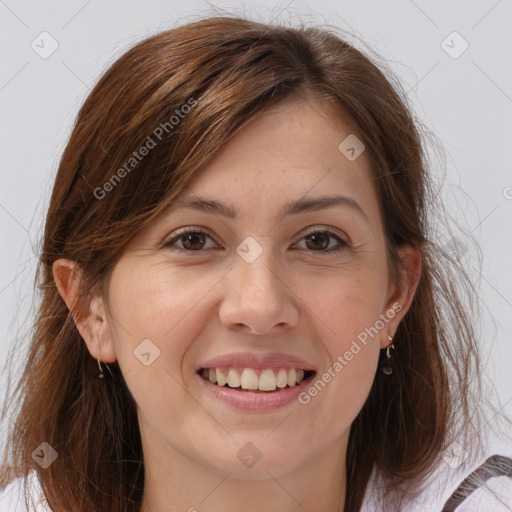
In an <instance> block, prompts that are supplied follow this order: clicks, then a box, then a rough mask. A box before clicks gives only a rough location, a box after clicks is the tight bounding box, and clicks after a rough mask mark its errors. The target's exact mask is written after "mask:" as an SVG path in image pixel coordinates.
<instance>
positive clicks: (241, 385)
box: [197, 367, 316, 394]
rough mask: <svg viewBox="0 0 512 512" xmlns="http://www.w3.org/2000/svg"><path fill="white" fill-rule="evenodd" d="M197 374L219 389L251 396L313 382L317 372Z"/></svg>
mask: <svg viewBox="0 0 512 512" xmlns="http://www.w3.org/2000/svg"><path fill="white" fill-rule="evenodd" d="M197 374H198V375H199V376H200V377H201V378H202V379H203V380H205V381H207V382H209V383H210V384H213V385H215V386H217V387H219V388H224V389H226V388H227V389H231V390H233V391H241V392H246V393H251V394H272V393H280V392H285V391H286V390H289V389H291V388H296V387H298V386H299V385H300V384H304V383H306V382H309V381H311V380H312V379H313V377H314V376H315V375H316V371H314V370H305V369H302V368H264V369H259V368H247V367H246V368H241V367H238V368H229V367H214V368H200V369H199V370H198V371H197ZM301 387H302V386H301Z"/></svg>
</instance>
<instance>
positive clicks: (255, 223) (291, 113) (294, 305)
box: [53, 100, 421, 512]
mask: <svg viewBox="0 0 512 512" xmlns="http://www.w3.org/2000/svg"><path fill="white" fill-rule="evenodd" d="M350 133H352V132H351V130H350V128H349V126H348V125H347V124H344V123H342V122H341V121H339V120H336V121H335V120H334V119H333V118H331V117H330V116H329V115H328V113H327V110H326V109H325V106H324V105H322V104H321V103H319V102H317V101H314V100H309V101H305V100H289V101H285V102H282V103H280V104H279V105H277V106H274V107H272V108H271V109H270V110H267V111H265V112H263V113H261V114H260V115H259V116H258V117H257V118H255V119H253V120H252V121H251V122H250V123H248V124H247V125H245V126H244V128H243V129H242V130H241V131H240V132H238V133H237V134H236V135H235V136H234V137H233V138H232V139H231V140H230V141H229V142H228V143H227V144H226V145H225V146H224V147H223V148H222V150H221V151H220V152H219V153H218V154H217V155H216V157H215V158H214V159H213V160H212V161H211V162H209V164H208V166H207V167H205V169H204V171H203V172H202V173H201V174H200V175H198V177H197V178H196V179H195V180H194V181H193V182H192V184H191V185H190V186H189V187H187V189H185V190H184V192H183V193H182V195H187V196H188V195H191V196H192V197H194V196H200V197H207V198H210V199H215V200H217V201H221V202H224V203H231V204H232V205H233V206H234V208H235V209H236V212H237V217H236V218H235V219H231V218H226V217H221V216H219V215H217V214H213V213H205V212H198V211H194V210H191V209H185V208H179V209H176V210H170V211H168V212H166V213H165V214H164V215H163V216H161V217H160V218H159V219H157V220H155V221H154V222H153V223H152V224H150V225H148V226H147V227H146V228H145V229H144V230H143V231H142V232H141V233H139V234H138V235H137V236H136V237H135V238H134V239H133V240H132V241H131V243H130V244H129V246H128V247H127V249H126V251H125V253H124V254H123V256H122V257H121V259H120V260H119V261H118V263H117V264H116V266H115V268H114V270H113V273H112V275H111V277H110V280H109V282H108V286H107V292H106V294H105V296H103V297H101V296H96V297H94V299H93V300H92V301H91V303H90V304H88V305H87V308H86V309H87V310H88V311H89V313H88V314H86V315H84V317H83V318H81V319H79V320H77V327H78V329H79V330H80V333H81V335H82V337H83V339H84V341H85V343H86V344H87V347H88V349H89V351H90V353H91V355H92V357H94V358H100V359H101V360H102V361H105V362H114V361H117V362H118V364H119V365H120V368H121V370H122V372H123V375H124V377H125V379H126V382H127V385H128V387H129V389H130V391H131V393H132V394H133V396H134V398H135V401H136V403H137V407H138V419H139V426H140V430H141V436H142V442H143V451H144V460H145V470H146V487H145V494H144V502H143V505H142V508H141V510H142V512H160V511H162V512H163V511H187V510H189V511H190V510H200V511H201V512H203V511H204V512H220V511H222V512H231V511H239V510H246V511H249V512H251V511H254V512H256V511H258V512H259V511H261V510H271V509H272V510H280V511H283V512H292V511H293V512H295V511H299V510H301V511H303V510H304V509H306V510H315V511H329V512H334V511H339V510H343V503H344V499H345V480H346V475H345V463H344V461H345V456H346V448H347V442H348V434H349V429H350V425H351V423H352V422H353V420H354V418H355V417H356V416H357V414H358V412H359V411H360V410H361V408H362V406H363V404H364V402H365V400H366V398H367V396H368V393H369V391H370V388H371V385H372V383H373V380H374V376H375V372H376V371H377V362H378V356H379V351H380V349H382V348H385V347H387V346H388V345H389V343H390V342H389V340H388V337H387V336H388V335H391V336H393V335H394V333H395V332H396V330H397V326H398V324H399V322H400V321H401V319H402V318H403V316H404V315H405V313H406V312H407V309H408V308H409V306H410V303H411V301H412V298H413V295H414V292H415V290H416V287H417V284H418V279H419V275H420V269H421V258H420V253H419V252H418V251H417V250H414V249H413V248H412V247H403V248H401V250H400V257H401V258H402V260H403V261H404V263H405V264H406V265H407V267H408V268H409V269H410V270H411V272H410V273H406V274H404V275H403V276H402V278H401V280H400V281H399V282H398V283H389V273H388V267H387V261H386V255H385V251H384V233H383V228H382V221H381V214H380V211H379V206H378V201H377V195H376V190H375V187H374V185H373V183H372V179H371V176H372V174H371V171H370V167H369V163H368V160H367V158H366V154H365V152H363V153H362V154H361V155H360V156H359V157H358V158H357V159H356V160H354V161H349V160H348V159H347V158H346V157H345V156H344V155H343V154H342V153H341V152H340V151H339V150H338V145H339V144H340V142H341V141H343V140H344V139H345V138H346V137H347V136H348V135H349V134H350ZM333 193H337V194H343V195H346V196H350V197H351V198H353V199H354V200H356V201H357V202H358V203H359V204H360V205H361V207H362V208H363V210H364V212H365V213H366V216H367V218H368V220H365V218H364V217H363V216H361V215H360V214H359V213H357V212H356V211H355V210H353V209H350V208H348V207H343V206H334V207H330V208H328V209H325V210H322V211H317V212H308V213H301V214H299V215H295V216H289V217H284V218H283V217H281V216H280V215H279V212H280V210H281V208H282V207H283V204H284V203H285V202H288V201H290V200H295V199H300V198H303V197H304V196H306V197H307V198H315V197H319V196H323V195H332V194H333ZM186 226H194V227H198V228H201V229H198V230H197V231H201V232H203V233H206V235H208V236H207V237H206V238H205V240H204V243H203V244H202V245H201V242H197V241H196V242H193V243H192V244H191V245H192V247H193V248H199V250H196V251H195V252H194V251H191V250H190V249H189V253H193V254H192V256H187V254H185V251H186V249H183V247H190V245H186V243H187V240H186V239H184V238H183V237H182V238H180V239H178V240H176V241H175V245H174V248H170V247H168V248H160V244H162V243H163V242H164V241H166V240H170V239H171V238H173V237H174V236H175V234H174V233H175V232H176V230H177V229H178V228H182V227H186ZM313 227H319V228H323V229H324V230H325V229H328V230H330V231H331V232H332V233H333V234H334V235H335V236H339V237H340V238H341V239H342V240H344V241H346V242H347V243H349V244H350V245H349V246H348V247H344V248H343V249H342V250H341V251H339V252H328V251H329V249H330V248H332V247H336V246H338V244H339V242H338V241H337V239H336V238H335V237H330V238H327V235H325V238H323V239H321V240H320V241H317V242H316V243H315V242H314V241H311V239H310V238H309V237H307V235H308V234H310V233H311V231H312V228H313ZM247 236H251V237H253V238H254V239H255V240H256V241H257V242H258V243H259V244H260V246H261V247H262V249H263V252H262V253H261V255H260V256H259V257H258V258H257V259H256V260H255V261H253V262H252V263H247V262H246V261H245V260H244V259H242V258H241V257H240V256H239V255H238V254H237V252H236V248H237V246H238V245H239V244H240V243H241V242H242V240H244V239H245V238H246V237H247ZM208 237H209V238H208ZM324 243H325V245H322V244H324ZM327 244H329V245H328V246H327ZM180 247H181V252H180ZM53 270H54V276H55V281H56V284H57V287H58V290H59V292H60V294H61V296H62V297H63V299H64V300H65V301H66V303H67V304H68V307H70V306H71V304H72V302H73V300H74V298H75V297H76V291H77V286H78V280H79V279H80V269H79V268H78V267H77V266H76V265H75V264H74V262H72V261H70V260H66V259H62V260H58V261H56V262H55V264H54V267H53ZM396 303H399V304H400V305H401V310H400V311H399V312H397V313H396V314H395V315H394V318H392V319H389V320H388V321H387V322H386V323H385V327H384V328H383V329H381V330H379V332H378V334H377V335H375V336H374V337H373V338H372V337H370V338H369V340H368V343H367V345H366V346H363V348H362V350H361V351H360V352H359V353H358V354H357V355H356V356H354V358H353V359H352V360H351V361H350V362H349V363H348V364H347V365H346V366H345V367H344V368H343V370H342V371H341V372H339V373H337V374H336V377H335V378H332V380H331V382H329V383H328V385H326V386H325V388H324V389H323V390H322V391H321V392H319V393H318V394H317V396H315V397H313V398H311V400H310V402H309V403H308V404H307V405H302V404H300V403H298V402H297V401H294V402H292V403H291V404H289V405H286V406H285V407H283V408H281V409H277V410H274V411H265V412H252V411H249V412H247V411H242V410H239V409H235V408H233V407H232V406H230V405H228V404H225V403H223V402H220V401H219V400H216V399H214V398H211V397H209V396H207V395H206V394H205V393H204V391H203V390H202V388H201V386H200V384H201V382H200V381H198V377H197V375H196V374H195V368H196V367H197V366H198V365H200V363H201V362H204V361H206V360H207V359H210V358H212V357H216V356H219V355H224V354H228V353H232V352H245V351H249V352H255V353H260V352H263V353H264V352H283V353H286V354H292V355H295V356H297V357H299V358H302V359H304V360H306V361H309V362H311V363H312V364H314V365H315V366H316V367H317V368H318V370H319V371H318V374H317V377H318V376H321V375H322V374H323V373H324V372H326V371H327V369H328V368H330V367H331V366H332V365H333V362H334V361H336V359H337V357H338V356H343V354H344V353H345V352H346V351H347V350H348V349H349V348H350V346H351V344H352V342H353V341H354V340H356V339H357V336H358V334H360V333H361V332H362V331H364V330H365V328H369V327H370V326H373V325H374V324H375V322H376V321H377V320H378V319H379V315H381V314H386V312H387V311H388V310H390V309H392V308H393V304H396ZM147 338H149V339H151V340H152V342H153V343H154V344H155V345H156V346H158V348H159V350H160V351H161V352H160V356H159V357H158V358H157V359H155V360H154V362H153V363H152V364H150V365H149V366H145V365H143V364H142V363H141V362H140V361H139V360H138V359H137V358H136V357H134V354H133V351H134V350H135V349H136V347H137V346H138V345H139V344H140V343H141V341H142V340H144V339H147ZM106 373H107V375H106V378H108V372H106ZM247 442H251V443H253V444H254V445H255V446H256V447H257V449H258V450H259V452H260V453H261V459H260V460H259V461H258V462H257V463H256V464H255V465H253V466H252V467H250V468H249V467H246V466H245V465H244V464H242V463H241V462H240V460H239V459H238V458H237V452H238V451H239V450H240V448H242V447H243V446H244V445H245V444H246V443H247Z"/></svg>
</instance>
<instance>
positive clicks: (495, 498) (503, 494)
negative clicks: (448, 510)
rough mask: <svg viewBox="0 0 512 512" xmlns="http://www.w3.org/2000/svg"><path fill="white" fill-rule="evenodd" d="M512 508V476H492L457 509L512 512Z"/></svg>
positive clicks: (458, 511)
mask: <svg viewBox="0 0 512 512" xmlns="http://www.w3.org/2000/svg"><path fill="white" fill-rule="evenodd" d="M511 510H512V478H510V477H506V476H501V477H497V478H491V479H490V480H488V481H487V485H486V486H485V487H479V488H478V489H476V490H475V491H473V493H472V494H471V495H470V496H468V498H466V499H465V500H464V502H463V503H461V505H460V506H459V507H458V508H457V509H456V511H457V512H510V511H511Z"/></svg>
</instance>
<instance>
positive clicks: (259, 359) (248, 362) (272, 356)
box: [196, 352, 316, 387]
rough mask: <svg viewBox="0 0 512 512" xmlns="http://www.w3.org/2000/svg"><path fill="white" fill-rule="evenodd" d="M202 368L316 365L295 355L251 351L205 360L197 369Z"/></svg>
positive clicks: (304, 367)
mask: <svg viewBox="0 0 512 512" xmlns="http://www.w3.org/2000/svg"><path fill="white" fill-rule="evenodd" d="M202 368H254V369H255V370H263V369H265V368H271V369H276V368H277V369H278V368H296V369H300V370H312V371H315V372H316V368H315V366H314V365H312V364H310V363H307V362H306V361H303V360H302V359H299V358H297V357H295V356H292V355H289V354H281V353H276V352H275V353H266V354H255V353H251V352H237V353H233V354H226V355H223V356H219V357H215V358H213V359H209V360H208V361H205V362H204V363H202V364H201V365H200V366H198V367H197V368H196V371H199V370H201V369H202ZM217 387H219V386H217Z"/></svg>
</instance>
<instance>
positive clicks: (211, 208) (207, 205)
mask: <svg viewBox="0 0 512 512" xmlns="http://www.w3.org/2000/svg"><path fill="white" fill-rule="evenodd" d="M334 206H344V207H348V208H351V209H352V210H353V211H355V212H358V213H359V214H360V215H361V216H362V217H363V218H364V219H365V220H366V222H368V223H369V222H370V221H369V219H368V216H367V215H366V213H365V211H364V210H363V208H362V207H361V205H360V204H359V203H358V202H357V201H355V200H354V199H352V198H351V197H347V196H322V197H316V198H313V199H298V200H295V201H289V202H288V203H286V204H285V205H284V207H283V209H282V211H281V216H282V217H285V216H289V215H299V214H301V213H309V212H317V211H320V210H325V209H327V208H332V207H334ZM178 208H190V209H192V210H197V211H200V212H204V213H213V214H216V215H222V216H223V217H228V218H231V219H234V218H236V210H235V208H234V207H233V205H231V204H225V203H221V202H219V201H215V200H214V199H208V198H202V197H190V196H186V197H182V198H177V199H176V200H175V201H174V202H173V203H171V204H170V205H169V207H168V210H175V209H178Z"/></svg>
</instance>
